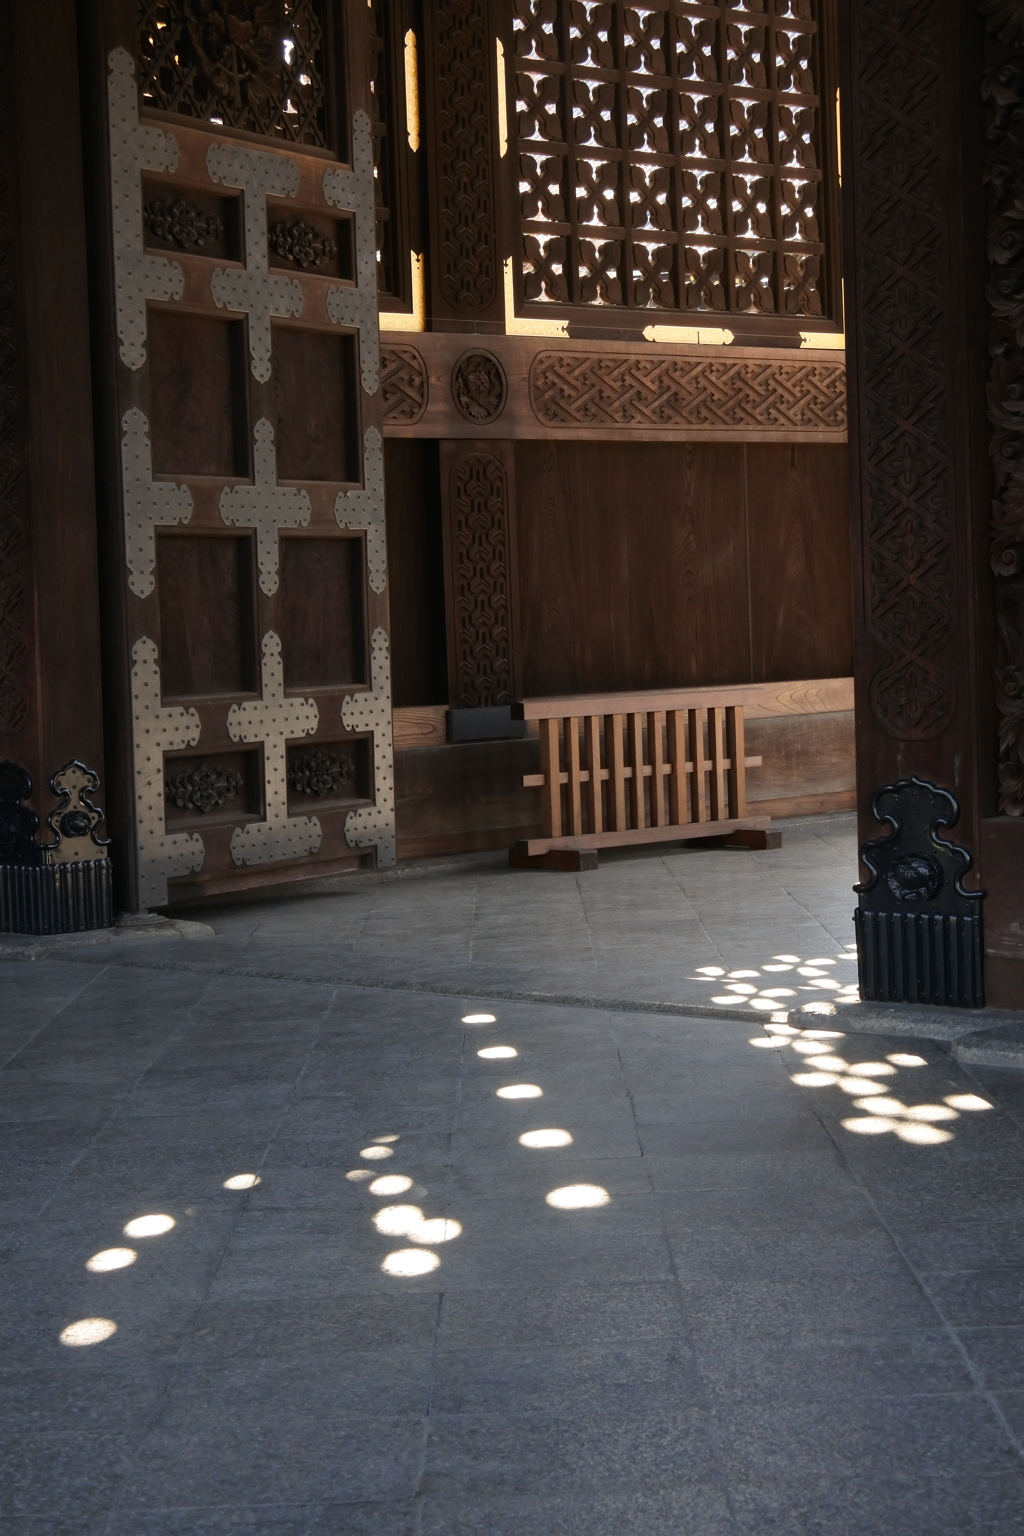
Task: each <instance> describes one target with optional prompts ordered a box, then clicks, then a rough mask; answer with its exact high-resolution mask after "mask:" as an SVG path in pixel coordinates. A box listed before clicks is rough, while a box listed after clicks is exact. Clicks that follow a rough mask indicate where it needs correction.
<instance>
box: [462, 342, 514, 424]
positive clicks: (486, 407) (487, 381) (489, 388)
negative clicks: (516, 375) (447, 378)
mask: <svg viewBox="0 0 1024 1536" xmlns="http://www.w3.org/2000/svg"><path fill="white" fill-rule="evenodd" d="M506 393H507V386H506V383H505V373H504V370H503V369H502V366H501V364H500V363H499V362H498V359H497V358H496V357H492V356H491V354H490V353H489V352H464V353H463V354H462V356H461V357H460V358H459V360H458V362H457V363H456V364H455V367H454V368H453V369H452V399H453V400H454V401H455V404H456V405H457V406H458V408H459V410H460V411H461V412H462V414H463V416H465V418H466V420H467V421H475V422H482V421H494V420H495V419H496V418H497V417H498V416H500V415H501V413H502V411H503V410H504V409H505V395H506Z"/></svg>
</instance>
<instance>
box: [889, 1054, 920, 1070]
mask: <svg viewBox="0 0 1024 1536" xmlns="http://www.w3.org/2000/svg"><path fill="white" fill-rule="evenodd" d="M885 1059H886V1061H891V1062H892V1064H893V1066H894V1067H926V1066H927V1065H928V1063H927V1062H926V1061H925V1059H924V1057H923V1056H908V1055H906V1053H905V1052H903V1051H896V1052H894V1054H893V1055H892V1056H887V1057H886V1058H885Z"/></svg>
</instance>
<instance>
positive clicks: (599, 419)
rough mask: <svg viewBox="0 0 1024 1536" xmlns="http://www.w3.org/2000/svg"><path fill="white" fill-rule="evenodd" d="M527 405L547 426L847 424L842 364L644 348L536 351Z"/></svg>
mask: <svg viewBox="0 0 1024 1536" xmlns="http://www.w3.org/2000/svg"><path fill="white" fill-rule="evenodd" d="M529 388H530V405H531V406H532V408H533V414H534V416H535V417H536V419H537V421H538V422H540V423H541V424H542V425H543V426H546V427H601V428H606V429H607V428H612V429H615V428H622V427H645V428H651V427H654V428H664V429H666V430H672V429H673V428H680V427H694V426H699V427H708V428H712V429H714V428H716V427H717V428H722V429H724V430H729V431H735V430H736V429H737V428H743V427H749V428H752V429H763V428H766V427H767V428H781V429H787V428H790V429H791V428H797V429H803V430H806V429H811V430H815V429H817V430H819V431H827V432H837V431H842V430H844V429H845V427H846V369H845V366H844V364H843V363H840V362H835V363H823V362H810V361H793V362H782V361H779V360H778V359H776V358H773V359H772V360H771V361H770V362H764V363H759V362H752V361H750V360H749V359H748V360H742V361H741V360H739V359H737V360H736V361H732V360H731V359H729V358H728V357H720V356H715V357H707V356H703V357H679V356H670V357H666V356H664V354H662V355H660V356H659V355H658V354H657V353H650V352H625V353H624V352H609V351H603V352H567V351H557V352H555V351H544V352H538V354H537V355H536V357H535V358H534V359H533V362H532V364H531V367H530V381H529Z"/></svg>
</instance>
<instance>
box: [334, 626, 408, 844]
mask: <svg viewBox="0 0 1024 1536" xmlns="http://www.w3.org/2000/svg"><path fill="white" fill-rule="evenodd" d="M370 683H371V691H370V692H369V693H347V694H346V695H345V697H344V699H343V700H342V701H341V720H342V724H343V725H344V727H345V729H346V731H361V732H362V731H372V732H373V800H374V803H373V805H363V806H360V807H359V809H358V810H357V811H349V813H348V815H347V816H346V817H345V837H346V839H347V841H348V843H349V846H350V847H352V848H374V847H375V848H376V849H377V866H378V868H383V867H384V866H385V865H390V864H393V863H394V862H395V757H394V740H393V735H392V725H391V653H390V649H389V646H388V637H387V634H386V632H385V631H384V630H383V629H381V628H379V627H378V628H377V629H375V630H374V632H373V634H372V636H371V637H370Z"/></svg>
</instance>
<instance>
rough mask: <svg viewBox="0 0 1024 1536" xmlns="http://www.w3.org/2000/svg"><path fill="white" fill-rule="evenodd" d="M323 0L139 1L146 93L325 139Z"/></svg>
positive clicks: (303, 137)
mask: <svg viewBox="0 0 1024 1536" xmlns="http://www.w3.org/2000/svg"><path fill="white" fill-rule="evenodd" d="M322 40H323V26H322V21H321V7H320V5H319V4H318V3H317V0H141V3H140V5H139V59H140V62H141V65H142V99H143V101H144V102H145V104H146V106H147V107H154V108H156V109H158V110H159V111H161V112H181V113H182V114H184V116H186V117H199V118H205V119H206V120H207V121H208V122H211V123H223V124H225V126H227V127H230V128H245V129H248V130H249V131H250V132H252V133H264V134H269V135H271V136H274V137H277V138H283V139H290V140H292V142H293V143H296V144H316V145H319V146H321V147H323V146H325V145H326V144H327V131H326V99H325V90H324V71H323V59H322Z"/></svg>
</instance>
